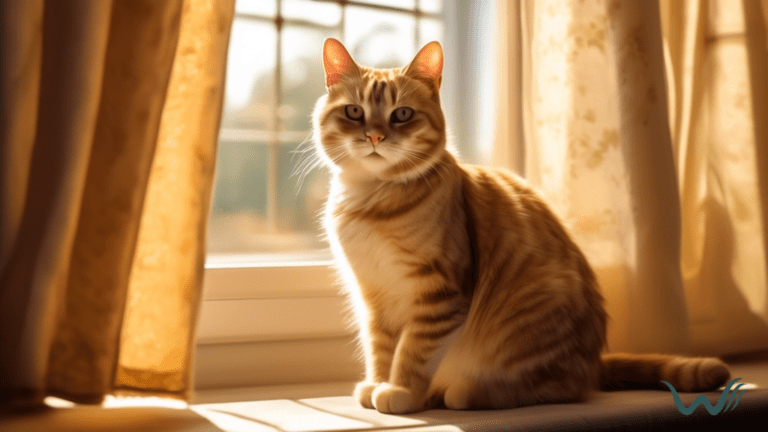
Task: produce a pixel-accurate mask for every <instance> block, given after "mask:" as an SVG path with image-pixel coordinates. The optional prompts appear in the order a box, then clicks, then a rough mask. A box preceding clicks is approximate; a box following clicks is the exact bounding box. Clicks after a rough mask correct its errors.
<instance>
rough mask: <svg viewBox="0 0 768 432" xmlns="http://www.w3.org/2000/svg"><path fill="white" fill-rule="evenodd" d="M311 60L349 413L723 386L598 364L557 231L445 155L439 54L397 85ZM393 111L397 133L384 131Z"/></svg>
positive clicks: (591, 299)
mask: <svg viewBox="0 0 768 432" xmlns="http://www.w3.org/2000/svg"><path fill="white" fill-rule="evenodd" d="M324 59H325V66H326V77H327V83H328V94H327V95H325V96H323V97H322V98H320V100H319V101H318V103H317V106H316V108H315V112H314V122H315V123H314V126H315V141H316V144H317V146H318V148H319V149H320V150H321V152H322V154H323V156H324V157H325V159H326V163H327V165H328V166H329V167H330V168H331V170H332V171H333V173H334V175H333V180H332V185H331V191H330V195H329V198H328V203H327V207H326V215H325V228H326V230H327V233H328V236H329V240H330V243H331V246H332V249H333V252H334V256H335V258H336V261H337V264H338V267H339V271H340V274H341V276H342V277H343V279H344V283H345V284H346V287H347V290H348V292H349V295H350V298H351V301H352V304H353V305H354V311H355V313H356V319H357V324H358V326H359V330H360V339H361V342H362V345H363V351H364V353H365V361H366V376H365V379H364V380H363V381H362V382H361V383H360V384H358V386H357V388H356V390H355V396H356V398H357V399H358V401H359V402H360V403H361V404H362V405H363V406H365V407H368V408H376V409H378V410H379V411H381V412H385V413H408V412H415V411H420V410H424V409H429V408H432V407H436V406H446V407H448V408H452V409H473V408H509V407H516V406H523V405H530V404H536V403H546V402H565V401H576V400H581V399H583V398H585V397H586V396H587V395H588V394H589V392H590V391H593V390H596V389H598V388H600V387H602V388H603V389H611V388H630V387H650V388H653V387H658V384H659V381H660V380H662V379H664V380H666V381H669V382H671V383H672V384H673V385H675V387H677V388H678V389H680V390H687V391H701V390H708V389H712V388H715V387H717V386H720V385H722V384H723V383H724V382H725V381H727V379H728V370H727V368H725V366H724V364H723V363H722V362H720V361H719V360H717V359H689V358H682V357H673V356H661V355H654V356H639V355H616V354H613V355H606V356H603V357H601V353H602V351H603V348H604V346H605V326H606V313H605V310H604V309H603V298H602V297H601V295H600V293H599V290H598V286H597V281H596V279H595V275H594V273H593V272H592V270H591V268H590V266H589V264H588V263H587V260H586V259H585V257H584V255H583V254H582V252H581V251H580V250H579V248H578V247H577V246H576V244H575V243H574V242H573V241H572V240H571V238H570V237H569V235H568V234H567V233H566V231H565V229H564V228H563V226H562V225H561V223H560V222H558V220H557V218H556V217H555V215H554V214H553V213H552V211H551V210H550V209H549V207H548V206H547V205H546V203H545V202H544V201H543V200H542V199H541V197H540V196H539V195H538V194H537V193H536V192H535V191H534V190H533V189H531V188H530V187H529V186H527V185H526V184H525V182H524V181H523V180H522V179H520V178H519V177H517V176H515V175H514V174H512V173H510V172H507V171H504V170H499V169H492V168H485V167H479V166H471V165H466V164H462V163H459V162H458V161H457V159H456V157H455V156H454V155H453V153H452V152H451V151H450V150H448V148H447V145H446V128H445V120H444V117H443V113H442V110H441V107H440V98H439V86H440V73H439V71H440V70H441V69H442V51H440V47H439V45H438V44H436V43H434V42H433V43H431V44H429V45H427V46H426V47H425V48H424V49H422V51H420V52H419V54H417V56H416V58H415V59H414V60H413V62H412V63H411V64H410V65H408V66H406V67H404V68H402V69H388V70H377V69H371V68H366V67H361V66H358V65H356V64H355V63H354V62H353V61H352V59H351V57H349V54H348V53H347V52H346V50H344V48H343V47H342V46H341V44H340V43H338V42H337V41H334V40H332V39H331V40H329V41H327V42H326V47H325V51H324ZM348 105H356V106H359V107H360V108H362V110H363V111H364V113H365V114H364V116H363V118H362V119H360V120H353V119H351V118H350V117H349V116H348V115H347V114H346V112H345V107H346V106H348ZM398 107H409V108H411V109H413V116H412V118H411V119H410V120H409V121H407V122H403V123H398V122H391V121H390V120H391V115H392V112H393V111H394V110H395V109H396V108H398ZM370 136H376V137H382V139H381V141H378V142H377V141H375V140H374V139H371V138H369V137H370Z"/></svg>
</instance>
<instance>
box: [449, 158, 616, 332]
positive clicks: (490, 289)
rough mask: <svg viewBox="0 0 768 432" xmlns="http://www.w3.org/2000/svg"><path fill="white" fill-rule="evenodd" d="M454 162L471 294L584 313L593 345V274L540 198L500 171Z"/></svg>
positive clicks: (601, 314)
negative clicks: (471, 270)
mask: <svg viewBox="0 0 768 432" xmlns="http://www.w3.org/2000/svg"><path fill="white" fill-rule="evenodd" d="M461 168H462V172H463V173H464V178H463V186H462V188H463V194H464V200H465V203H466V204H465V205H466V214H467V219H468V220H469V223H468V224H467V226H468V230H469V236H470V238H471V241H472V244H473V245H474V257H473V262H474V267H475V274H476V279H475V284H474V285H475V289H476V290H479V292H478V293H476V294H478V295H475V296H474V297H475V300H476V301H480V302H496V303H499V302H501V303H506V302H509V303H508V308H509V309H508V310H509V311H512V313H515V312H516V311H518V310H519V308H520V304H525V303H526V302H528V301H531V302H533V303H535V304H539V303H538V302H539V301H542V302H544V301H545V299H546V304H547V305H548V307H547V308H544V307H542V306H539V309H540V310H541V311H542V313H545V314H546V313H548V310H549V308H550V307H557V305H558V304H559V305H561V306H562V307H563V308H567V309H568V310H570V311H571V312H572V313H573V317H576V316H578V315H580V314H581V315H583V317H585V319H588V320H592V321H593V324H594V330H595V332H594V335H595V339H596V341H595V346H598V345H600V346H601V345H602V337H601V336H600V334H601V332H602V331H603V329H604V327H605V317H606V313H605V311H604V309H603V299H602V296H601V295H600V292H599V287H598V283H597V279H596V277H595V274H594V272H593V271H592V269H591V267H590V266H589V263H588V262H587V259H586V257H585V256H584V254H583V253H582V252H581V250H580V249H579V247H578V246H577V245H576V243H575V242H574V241H573V240H572V238H571V236H570V235H569V233H568V232H567V230H566V228H565V227H564V226H563V224H562V223H561V222H560V220H559V219H558V217H557V216H556V215H555V213H554V212H553V211H552V210H551V209H550V207H549V206H548V205H547V204H546V202H545V201H544V199H543V198H542V197H541V196H540V195H539V193H538V192H537V191H535V190H534V189H533V188H532V187H531V186H529V185H528V184H527V183H526V182H525V180H523V179H521V178H520V177H518V176H517V175H515V174H513V173H511V172H509V171H507V170H504V169H498V168H491V167H480V166H473V165H461ZM533 303H532V304H533ZM541 304H542V305H543V304H545V303H541ZM502 315H506V313H504V314H502ZM586 317H590V318H586Z"/></svg>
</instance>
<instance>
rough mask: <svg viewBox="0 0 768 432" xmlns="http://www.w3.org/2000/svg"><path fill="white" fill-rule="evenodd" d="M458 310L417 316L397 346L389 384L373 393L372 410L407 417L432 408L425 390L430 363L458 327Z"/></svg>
mask: <svg viewBox="0 0 768 432" xmlns="http://www.w3.org/2000/svg"><path fill="white" fill-rule="evenodd" d="M460 315H461V314H460V310H459V308H458V307H450V308H448V309H444V310H443V311H439V312H431V313H425V314H423V315H417V316H416V317H415V318H414V320H413V322H412V323H411V324H410V325H408V326H407V327H406V328H405V329H404V331H403V334H402V336H401V337H400V340H399V342H398V345H397V350H396V351H395V356H394V359H393V363H392V370H391V372H390V377H389V380H388V382H385V383H381V384H379V385H378V386H377V387H376V389H375V390H374V391H373V394H372V399H373V406H374V407H376V409H377V410H378V411H379V412H382V413H385V414H407V413H413V412H418V411H423V410H424V409H428V408H431V405H432V401H429V400H427V398H428V395H427V390H428V388H429V384H430V381H431V379H432V373H433V370H431V368H430V363H431V362H432V360H433V358H434V357H435V353H436V352H437V351H438V349H439V348H440V347H441V346H442V345H443V344H444V343H445V339H446V338H447V337H448V335H450V334H451V333H452V332H453V331H454V330H455V329H456V328H457V327H458V326H459V325H460V324H461V320H460V319H459V316H460Z"/></svg>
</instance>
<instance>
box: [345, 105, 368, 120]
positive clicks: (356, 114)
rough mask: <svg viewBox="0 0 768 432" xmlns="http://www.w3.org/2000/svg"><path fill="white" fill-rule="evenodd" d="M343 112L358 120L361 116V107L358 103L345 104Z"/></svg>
mask: <svg viewBox="0 0 768 432" xmlns="http://www.w3.org/2000/svg"><path fill="white" fill-rule="evenodd" d="M344 112H345V113H346V114H347V117H349V118H350V119H352V120H360V119H361V118H363V107H361V106H360V105H347V106H345V107H344Z"/></svg>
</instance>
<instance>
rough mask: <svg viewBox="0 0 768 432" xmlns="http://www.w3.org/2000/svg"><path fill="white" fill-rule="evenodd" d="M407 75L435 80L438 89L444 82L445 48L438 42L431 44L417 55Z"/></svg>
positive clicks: (425, 46) (409, 66)
mask: <svg viewBox="0 0 768 432" xmlns="http://www.w3.org/2000/svg"><path fill="white" fill-rule="evenodd" d="M406 70H407V73H409V74H413V75H416V76H420V77H423V78H427V79H430V80H434V82H435V84H436V85H437V88H438V89H439V88H440V84H441V83H442V81H443V48H442V47H441V46H440V44H439V43H438V42H430V43H428V44H426V45H424V48H422V49H421V51H419V53H418V54H416V57H414V58H413V61H411V64H409V65H408V67H407V68H406Z"/></svg>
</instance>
